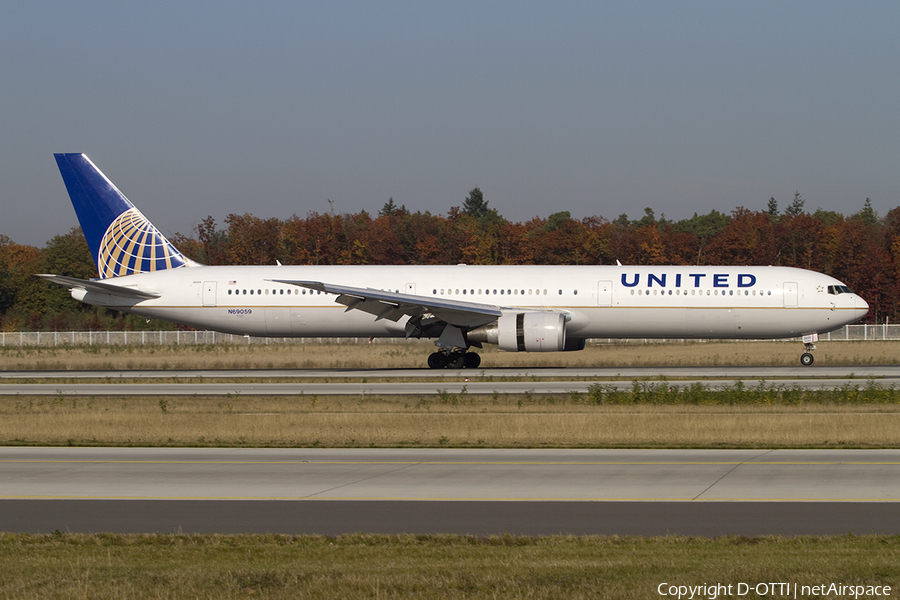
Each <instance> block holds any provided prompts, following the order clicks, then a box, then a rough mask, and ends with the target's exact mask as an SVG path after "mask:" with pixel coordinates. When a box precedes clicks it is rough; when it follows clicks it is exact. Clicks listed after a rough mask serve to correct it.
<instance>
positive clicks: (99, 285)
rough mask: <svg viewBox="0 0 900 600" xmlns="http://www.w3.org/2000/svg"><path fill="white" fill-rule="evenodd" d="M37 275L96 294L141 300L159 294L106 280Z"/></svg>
mask: <svg viewBox="0 0 900 600" xmlns="http://www.w3.org/2000/svg"><path fill="white" fill-rule="evenodd" d="M37 276H38V277H43V278H44V279H46V280H47V281H52V282H53V283H56V284H59V285H61V286H63V287H67V288H69V289H77V288H81V289H83V290H85V291H87V292H96V293H98V294H114V295H116V296H124V297H125V298H139V299H141V300H144V299H147V298H159V297H160V296H161V294H157V293H156V292H147V291H143V290H139V289H137V288H133V287H126V286H124V285H116V284H114V283H108V282H109V281H110V280H109V279H107V280H106V281H91V280H89V279H78V278H77V277H66V276H64V275H50V274H47V273H38V274H37Z"/></svg>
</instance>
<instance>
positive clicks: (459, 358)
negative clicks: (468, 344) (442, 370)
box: [447, 352, 466, 369]
mask: <svg viewBox="0 0 900 600" xmlns="http://www.w3.org/2000/svg"><path fill="white" fill-rule="evenodd" d="M464 366H466V355H465V354H463V353H462V352H454V353H453V354H451V355H450V356H448V357H447V367H448V368H450V369H462V368H463V367H464Z"/></svg>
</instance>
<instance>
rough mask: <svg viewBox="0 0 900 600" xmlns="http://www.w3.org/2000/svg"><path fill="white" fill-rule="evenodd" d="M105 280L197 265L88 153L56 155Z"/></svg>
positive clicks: (85, 235)
mask: <svg viewBox="0 0 900 600" xmlns="http://www.w3.org/2000/svg"><path fill="white" fill-rule="evenodd" d="M54 157H55V158H56V164H57V165H58V166H59V172H60V174H61V175H62V178H63V181H64V182H65V184H66V189H67V190H68V192H69V197H70V198H71V199H72V206H74V207H75V213H76V214H77V215H78V222H79V223H81V230H82V231H83V232H84V237H85V239H86V240H87V243H88V247H89V248H90V250H91V255H92V256H93V257H94V263H95V264H96V265H97V272H98V273H99V274H100V277H101V278H102V279H106V278H109V277H119V276H122V275H132V274H134V273H147V272H149V271H159V270H162V269H173V268H177V267H184V266H187V265H189V264H190V263H191V261H190V260H188V259H187V258H186V257H185V256H184V255H182V254H181V252H179V251H178V250H176V249H175V246H173V245H172V244H171V243H170V242H169V240H167V239H166V238H165V236H163V234H161V233H160V232H159V230H158V229H157V228H156V227H154V226H153V224H152V223H151V222H150V221H148V220H147V218H146V217H145V216H144V215H142V214H141V212H140V211H139V210H138V209H137V208H135V207H134V205H133V204H132V203H131V202H129V201H128V198H126V197H125V196H124V195H123V194H122V192H120V191H119V190H118V188H116V186H115V185H113V183H112V182H111V181H110V180H109V179H107V177H106V175H104V174H103V173H102V172H101V171H100V169H98V168H97V167H96V166H95V165H94V163H92V162H91V159H89V158H88V157H87V156H85V155H84V154H54Z"/></svg>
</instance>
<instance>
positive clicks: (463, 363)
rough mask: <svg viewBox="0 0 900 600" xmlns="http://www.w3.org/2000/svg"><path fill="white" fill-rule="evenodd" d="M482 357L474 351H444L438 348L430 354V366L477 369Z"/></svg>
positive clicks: (433, 367)
mask: <svg viewBox="0 0 900 600" xmlns="http://www.w3.org/2000/svg"><path fill="white" fill-rule="evenodd" d="M480 364H481V357H480V356H478V355H477V354H475V353H474V352H464V351H463V352H460V351H458V350H456V351H453V352H443V351H440V350H438V351H437V352H432V353H431V354H429V355H428V366H429V367H431V368H432V369H443V368H445V367H446V368H450V369H477V368H478V365H480Z"/></svg>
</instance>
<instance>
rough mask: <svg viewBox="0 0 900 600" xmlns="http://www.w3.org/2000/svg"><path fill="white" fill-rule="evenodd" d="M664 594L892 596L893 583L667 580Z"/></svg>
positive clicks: (707, 596)
mask: <svg viewBox="0 0 900 600" xmlns="http://www.w3.org/2000/svg"><path fill="white" fill-rule="evenodd" d="M656 592H657V593H658V594H659V595H660V596H666V597H671V598H677V599H678V600H683V599H686V600H692V599H693V598H697V599H698V600H699V599H707V600H716V598H740V597H742V596H747V595H749V594H754V596H755V597H761V598H810V597H816V598H853V599H854V600H856V599H857V598H888V597H890V596H891V586H889V585H848V584H844V583H821V584H818V585H804V584H800V583H790V582H766V583H745V582H741V583H728V584H725V583H712V584H706V583H704V584H703V585H675V584H670V583H667V582H664V583H661V584H659V585H658V586H657V588H656Z"/></svg>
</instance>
